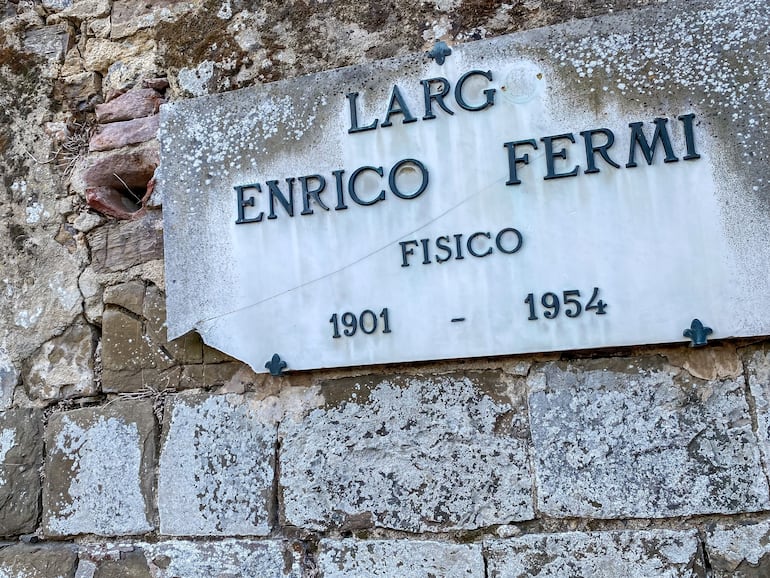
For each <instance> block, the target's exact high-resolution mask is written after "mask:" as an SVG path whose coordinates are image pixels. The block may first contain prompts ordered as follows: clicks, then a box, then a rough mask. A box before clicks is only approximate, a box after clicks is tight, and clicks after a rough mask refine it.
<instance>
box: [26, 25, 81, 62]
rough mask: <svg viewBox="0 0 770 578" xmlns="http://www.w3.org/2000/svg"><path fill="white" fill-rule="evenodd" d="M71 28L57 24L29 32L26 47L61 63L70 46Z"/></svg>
mask: <svg viewBox="0 0 770 578" xmlns="http://www.w3.org/2000/svg"><path fill="white" fill-rule="evenodd" d="M70 41H71V38H70V34H69V28H68V26H67V25H66V24H56V25H54V26H45V27H43V28H37V29H33V30H29V31H27V33H26V35H25V37H24V47H25V48H26V49H27V50H28V51H30V52H32V53H34V54H37V55H39V56H43V57H44V58H46V59H48V60H57V61H61V60H63V59H64V54H65V53H66V52H67V49H68V48H69V45H70Z"/></svg>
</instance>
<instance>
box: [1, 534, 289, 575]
mask: <svg viewBox="0 0 770 578" xmlns="http://www.w3.org/2000/svg"><path fill="white" fill-rule="evenodd" d="M303 555H304V548H303V547H302V545H301V544H299V543H297V544H294V543H291V542H284V541H277V540H262V541H254V540H233V539H226V540H221V541H216V542H191V541H184V540H172V541H168V542H156V543H152V544H148V543H143V542H139V543H132V544H110V545H109V546H106V547H105V546H96V545H95V546H92V547H91V546H84V547H82V548H81V551H80V564H79V567H78V577H77V578H301V577H302V570H301V561H302V557H303ZM81 573H82V575H81ZM0 577H2V574H0Z"/></svg>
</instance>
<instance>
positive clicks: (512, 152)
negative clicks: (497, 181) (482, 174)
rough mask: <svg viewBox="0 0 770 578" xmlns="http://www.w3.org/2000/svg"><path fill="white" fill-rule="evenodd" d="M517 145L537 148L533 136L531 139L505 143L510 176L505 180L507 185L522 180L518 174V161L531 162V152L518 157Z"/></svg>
mask: <svg viewBox="0 0 770 578" xmlns="http://www.w3.org/2000/svg"><path fill="white" fill-rule="evenodd" d="M516 145H529V146H531V147H532V148H533V149H535V150H537V143H536V142H535V139H533V138H531V139H529V140H517V141H515V142H507V143H503V146H504V147H505V148H506V149H507V150H508V177H509V178H508V180H507V181H506V182H505V184H506V185H520V184H521V181H520V180H519V177H518V176H517V175H516V165H517V164H518V163H522V164H525V165H528V164H529V153H524V154H523V155H521V156H520V157H517V156H516Z"/></svg>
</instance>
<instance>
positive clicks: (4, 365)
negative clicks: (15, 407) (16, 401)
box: [0, 351, 19, 410]
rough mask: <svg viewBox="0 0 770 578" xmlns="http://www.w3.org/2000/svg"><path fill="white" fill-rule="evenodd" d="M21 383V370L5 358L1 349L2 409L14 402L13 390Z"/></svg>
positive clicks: (0, 385)
mask: <svg viewBox="0 0 770 578" xmlns="http://www.w3.org/2000/svg"><path fill="white" fill-rule="evenodd" d="M18 383H19V372H18V371H16V368H15V367H14V366H13V364H12V363H11V362H10V361H9V360H8V359H7V358H5V359H4V356H3V355H2V351H0V410H4V409H8V408H10V407H11V405H12V404H13V392H14V391H15V389H16V386H17V385H18Z"/></svg>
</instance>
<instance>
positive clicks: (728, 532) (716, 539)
mask: <svg viewBox="0 0 770 578" xmlns="http://www.w3.org/2000/svg"><path fill="white" fill-rule="evenodd" d="M706 553H707V554H708V557H709V562H711V570H712V573H713V574H712V575H713V577H714V578H766V577H767V576H770V522H768V521H767V520H765V521H762V522H759V523H752V524H745V525H743V526H737V527H729V526H723V525H720V526H716V527H714V528H712V529H710V530H709V532H708V533H707V535H706Z"/></svg>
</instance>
